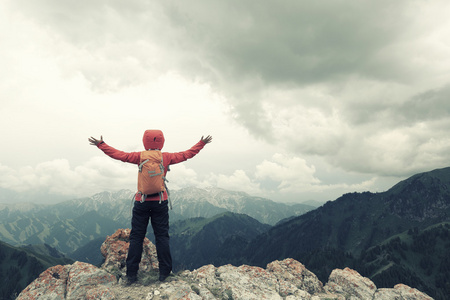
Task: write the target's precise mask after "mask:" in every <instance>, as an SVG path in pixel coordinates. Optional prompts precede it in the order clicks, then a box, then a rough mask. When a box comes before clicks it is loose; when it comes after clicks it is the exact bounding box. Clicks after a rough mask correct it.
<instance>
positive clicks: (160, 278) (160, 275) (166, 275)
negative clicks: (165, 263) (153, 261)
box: [159, 273, 172, 282]
mask: <svg viewBox="0 0 450 300" xmlns="http://www.w3.org/2000/svg"><path fill="white" fill-rule="evenodd" d="M170 275H172V274H171V273H169V274H159V281H161V282H162V281H164V280H166V279H167V277H169V276H170Z"/></svg>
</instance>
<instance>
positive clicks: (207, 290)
mask: <svg viewBox="0 0 450 300" xmlns="http://www.w3.org/2000/svg"><path fill="white" fill-rule="evenodd" d="M129 234H130V230H129V229H119V230H118V231H117V232H115V233H114V234H113V235H112V236H108V238H107V239H106V240H105V242H104V243H103V245H102V247H101V253H102V255H103V256H104V257H105V261H104V263H103V265H102V266H101V267H100V268H98V267H95V266H93V265H91V264H87V263H82V262H75V263H73V264H71V265H64V266H61V265H58V266H54V267H51V268H49V269H47V270H46V271H44V272H43V273H42V274H41V275H40V276H39V277H38V278H37V279H36V280H34V281H33V282H32V283H31V284H30V285H29V286H28V287H26V288H25V289H24V290H23V291H22V292H21V293H20V294H19V296H18V297H17V299H18V300H25V299H26V300H30V299H34V300H38V299H55V300H57V299H61V300H62V299H74V300H75V299H103V300H107V299H111V300H112V299H115V300H120V299H145V300H158V299H234V300H237V299H243V300H244V299H245V300H249V299H258V300H259V299H285V300H295V299H311V300H325V299H339V300H345V299H371V300H372V299H375V300H384V299H399V300H401V299H408V300H413V299H421V300H422V299H424V300H425V299H432V298H431V297H429V296H427V295H426V294H424V293H422V292H420V291H419V290H417V289H414V288H411V287H409V286H406V285H403V284H397V285H395V286H394V287H393V288H380V289H378V288H377V287H376V285H375V284H374V283H373V282H372V281H371V280H370V279H368V278H365V277H363V276H361V275H360V274H359V273H358V272H356V271H354V270H351V269H349V268H345V269H343V270H341V269H335V270H333V272H332V273H331V274H330V276H329V279H328V282H326V283H325V284H323V283H322V282H321V281H319V280H318V278H317V276H316V275H315V274H314V273H312V272H310V271H309V270H307V269H306V268H305V266H304V265H303V264H302V263H300V262H298V261H296V260H294V259H290V258H287V259H284V260H282V261H278V260H277V261H273V262H271V263H269V264H267V266H266V268H260V267H254V266H248V265H241V266H232V265H224V266H220V267H215V266H213V265H205V266H203V267H201V268H198V269H196V270H193V271H182V272H179V273H177V274H173V275H172V276H170V277H169V278H168V279H166V281H164V282H159V281H158V276H157V275H158V261H157V257H156V250H155V246H154V245H153V244H152V243H151V242H150V241H149V240H148V239H146V240H145V242H144V253H143V259H142V262H141V266H140V267H141V268H140V271H139V272H140V273H139V276H138V278H139V280H138V282H137V283H134V284H132V285H129V286H127V285H125V284H124V280H123V279H124V278H125V272H126V266H125V258H126V253H127V251H128V244H129Z"/></svg>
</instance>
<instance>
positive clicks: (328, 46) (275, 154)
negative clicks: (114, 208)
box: [0, 0, 450, 202]
mask: <svg viewBox="0 0 450 300" xmlns="http://www.w3.org/2000/svg"><path fill="white" fill-rule="evenodd" d="M449 12H450V2H449V1H448V0H428V1H423V0H420V1H419V0H404V1H403V0H399V1H390V0H389V1H385V0H378V1H359V0H358V1H357V0H354V1H350V0H347V1H344V0H329V1H306V0H277V1H275V0H267V1H253V0H252V1H250V0H239V1H218V0H203V1H201V0H197V1H168V0H164V1H163V0H161V1H145V0H128V1H119V0H96V1H80V0H66V1H60V0H36V1H25V0H0V43H1V44H0V65H1V66H2V72H0V104H1V107H0V136H1V140H2V141H1V145H2V146H1V150H0V151H1V157H0V188H2V189H4V190H5V189H6V190H9V191H18V192H26V193H31V194H34V193H50V194H53V195H64V196H65V197H67V196H69V197H82V196H90V195H92V194H95V193H97V192H101V191H104V190H112V191H113V190H119V189H123V188H126V189H132V190H134V189H135V186H136V177H137V175H136V172H137V171H136V167H135V166H134V165H131V164H124V163H122V162H118V161H114V160H112V159H110V158H109V157H107V156H105V155H104V154H103V152H101V151H100V150H98V149H96V148H95V147H93V146H90V145H89V143H88V140H87V139H88V137H89V136H94V137H96V138H99V137H100V135H103V138H104V140H105V142H107V143H108V144H109V145H111V146H113V147H115V148H117V149H120V150H124V151H141V150H143V146H142V134H143V132H144V131H145V130H146V129H161V130H163V132H164V134H165V137H166V143H165V147H164V150H165V151H168V152H176V151H182V150H186V149H189V148H190V147H191V146H192V145H194V144H195V143H196V142H197V141H198V140H199V139H200V138H201V136H202V135H208V134H210V135H212V136H213V142H212V143H211V144H209V145H207V146H206V147H205V148H204V149H203V150H202V151H201V152H200V154H199V155H198V156H196V157H195V158H193V159H192V160H190V161H187V162H185V163H183V164H179V165H174V166H173V167H172V171H171V172H170V173H169V175H168V179H169V188H172V189H180V188H183V187H187V186H197V187H207V186H218V187H221V188H225V189H230V190H239V191H244V192H247V193H249V194H251V195H255V196H263V197H267V198H270V199H272V200H275V201H297V202H301V201H305V200H310V199H315V200H320V201H326V200H334V199H336V198H337V197H339V196H340V195H342V194H344V193H347V192H354V191H357V192H361V191H371V192H381V191H385V190H387V189H388V188H390V187H391V186H392V185H394V184H395V183H397V182H398V181H400V180H403V179H405V178H407V177H409V176H410V175H413V174H415V173H418V172H423V171H429V170H432V169H435V168H442V167H447V166H449V165H450V164H449V161H450V135H449V129H450V116H449V115H450V84H449V82H450V18H449V17H448V16H449Z"/></svg>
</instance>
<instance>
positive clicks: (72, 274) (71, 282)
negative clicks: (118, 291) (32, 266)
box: [17, 262, 117, 300]
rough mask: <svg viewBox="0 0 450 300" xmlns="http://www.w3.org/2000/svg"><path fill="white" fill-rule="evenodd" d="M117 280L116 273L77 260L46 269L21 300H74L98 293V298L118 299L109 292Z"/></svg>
mask: <svg viewBox="0 0 450 300" xmlns="http://www.w3.org/2000/svg"><path fill="white" fill-rule="evenodd" d="M116 282H117V280H116V277H115V276H113V275H111V274H109V273H108V272H106V271H105V270H102V269H99V268H97V267H95V266H93V265H91V264H87V263H83V262H75V263H74V264H72V265H64V266H61V265H58V266H54V267H51V268H48V269H47V270H45V271H44V272H42V273H41V275H39V277H38V278H37V279H35V280H34V281H33V282H32V283H30V284H29V285H28V286H27V287H26V288H25V289H24V290H23V291H22V292H21V293H20V294H19V296H18V297H17V300H29V299H55V300H59V299H61V300H63V299H67V300H72V299H85V298H87V297H93V296H96V298H95V299H103V300H106V299H114V295H112V294H111V293H109V294H108V292H107V291H106V290H105V289H107V288H108V287H110V286H112V285H113V284H114V283H116ZM98 286H101V289H99V288H98ZM91 290H93V291H91ZM88 295H91V296H88ZM100 295H101V297H99V296H100ZM91 299H94V298H91Z"/></svg>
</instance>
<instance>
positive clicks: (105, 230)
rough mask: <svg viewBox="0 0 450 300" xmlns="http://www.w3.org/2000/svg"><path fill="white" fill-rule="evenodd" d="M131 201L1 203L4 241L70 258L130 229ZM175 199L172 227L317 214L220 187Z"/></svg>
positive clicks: (113, 196)
mask: <svg viewBox="0 0 450 300" xmlns="http://www.w3.org/2000/svg"><path fill="white" fill-rule="evenodd" d="M132 196H133V192H132V191H129V190H121V191H119V192H114V193H112V192H102V193H98V194H95V195H93V196H92V197H88V198H80V199H73V200H69V201H64V202H61V203H58V204H52V205H42V204H33V203H15V204H0V220H1V221H0V240H2V241H4V242H7V243H9V244H11V245H20V244H40V243H45V244H48V245H50V246H52V247H55V248H56V249H58V250H59V251H61V252H63V253H65V254H67V253H71V252H73V251H76V250H77V249H78V248H80V247H81V246H84V245H86V244H87V243H89V242H90V241H92V240H95V239H99V238H100V239H104V238H105V237H106V236H107V235H108V234H112V233H113V232H115V230H116V229H117V228H128V227H130V220H131V209H132V201H133V200H132ZM171 196H172V203H173V210H171V211H170V212H169V213H170V220H171V222H175V221H177V220H183V219H187V218H193V217H204V218H210V217H213V216H215V215H216V214H220V213H223V212H227V211H230V212H236V213H242V214H246V215H249V216H251V217H253V218H255V219H256V220H258V221H260V222H261V223H267V224H271V225H273V224H275V223H276V222H278V221H280V220H281V219H283V218H286V217H291V216H296V215H300V214H303V213H305V212H307V211H310V210H312V209H314V207H313V206H309V205H303V204H294V205H287V204H283V203H277V202H274V201H271V200H269V199H264V198H260V197H252V196H250V195H248V194H245V193H242V192H233V191H226V190H222V189H218V188H209V189H198V188H186V189H182V190H178V191H173V192H172V193H171Z"/></svg>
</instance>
